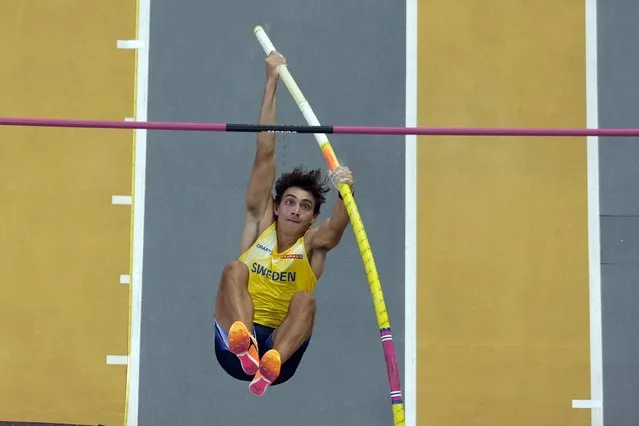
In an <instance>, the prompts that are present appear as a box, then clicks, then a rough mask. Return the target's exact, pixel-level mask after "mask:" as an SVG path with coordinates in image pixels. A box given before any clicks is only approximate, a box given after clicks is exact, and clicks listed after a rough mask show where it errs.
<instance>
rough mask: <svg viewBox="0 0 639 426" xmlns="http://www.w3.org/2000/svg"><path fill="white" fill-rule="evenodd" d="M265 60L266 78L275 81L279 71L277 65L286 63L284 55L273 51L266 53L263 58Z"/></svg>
mask: <svg viewBox="0 0 639 426" xmlns="http://www.w3.org/2000/svg"><path fill="white" fill-rule="evenodd" d="M265 62H266V78H267V79H268V80H275V81H277V79H278V78H279V73H278V70H279V66H280V65H284V64H286V58H284V56H282V54H280V53H279V52H277V51H273V52H271V53H269V54H268V56H267V57H266V59H265Z"/></svg>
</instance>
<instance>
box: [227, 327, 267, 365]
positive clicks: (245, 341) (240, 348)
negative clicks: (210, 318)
mask: <svg viewBox="0 0 639 426" xmlns="http://www.w3.org/2000/svg"><path fill="white" fill-rule="evenodd" d="M228 336H229V350H230V351H231V352H233V353H234V354H235V355H237V357H238V358H239V359H240V362H241V363H242V370H244V372H245V373H246V374H248V375H250V376H252V375H254V374H255V373H257V372H258V369H259V366H260V355H259V351H258V347H257V340H255V337H254V336H253V334H251V332H249V330H248V328H247V327H246V324H244V323H243V322H242V321H235V322H234V323H233V324H232V325H231V328H230V329H229V334H228Z"/></svg>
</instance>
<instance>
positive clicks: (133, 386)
mask: <svg viewBox="0 0 639 426" xmlns="http://www.w3.org/2000/svg"><path fill="white" fill-rule="evenodd" d="M150 16H151V0H138V25H137V28H138V34H137V38H138V39H139V40H141V41H143V43H142V44H143V45H144V47H143V48H140V49H139V50H138V52H137V55H136V57H137V64H136V65H137V67H136V68H137V75H136V88H135V117H136V118H137V119H138V120H140V121H146V120H147V103H148V90H149V44H150V38H149V35H150ZM146 135H147V132H146V130H145V129H136V130H135V146H134V153H133V158H134V162H135V163H134V167H135V169H134V180H133V182H134V189H133V191H134V194H135V203H134V204H133V242H132V243H133V247H132V259H131V267H132V271H131V281H132V283H133V284H132V285H130V286H129V288H130V291H131V321H130V322H129V327H130V330H129V335H130V339H131V341H130V344H129V347H130V354H129V356H130V360H129V367H128V371H127V376H128V380H127V387H128V389H127V395H128V400H127V404H126V410H127V412H126V417H125V418H126V426H138V411H139V400H140V399H139V398H140V335H141V327H142V264H143V261H144V208H145V204H144V203H145V190H146V180H145V176H146Z"/></svg>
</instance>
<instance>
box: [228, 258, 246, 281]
mask: <svg viewBox="0 0 639 426" xmlns="http://www.w3.org/2000/svg"><path fill="white" fill-rule="evenodd" d="M248 275H249V270H248V267H247V266H246V265H245V264H244V263H242V262H241V261H239V260H232V261H230V262H229V263H227V264H226V265H225V266H224V269H223V270H222V282H223V283H224V282H229V281H235V280H238V279H240V280H241V279H244V280H246V279H247V278H248Z"/></svg>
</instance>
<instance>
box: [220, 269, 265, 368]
mask: <svg viewBox="0 0 639 426" xmlns="http://www.w3.org/2000/svg"><path fill="white" fill-rule="evenodd" d="M248 278H249V272H248V268H247V267H246V265H244V264H243V263H242V262H240V261H239V260H234V261H232V262H230V263H228V264H227V265H226V266H225V267H224V271H223V272H222V279H221V280H220V287H219V289H218V292H217V296H216V300H215V322H216V327H220V328H221V329H222V330H221V331H220V333H219V334H220V335H222V337H223V338H224V339H222V340H225V341H224V344H225V347H224V348H222V349H223V350H228V351H230V352H232V353H233V354H235V355H237V358H238V359H239V362H240V365H241V367H242V370H243V371H244V373H246V374H249V375H253V374H255V372H256V371H257V369H258V366H259V354H258V348H257V342H256V340H255V338H254V336H253V335H252V334H251V333H252V330H253V311H254V307H253V301H252V300H251V295H250V294H249V291H248ZM224 334H226V335H225V336H224ZM218 340H219V339H218ZM218 340H216V349H218V350H219V348H217V346H219V345H218ZM220 359H224V358H221V357H220V356H218V360H220ZM220 364H222V362H221V361H220ZM235 364H236V363H235ZM222 367H223V368H224V369H225V370H227V371H229V370H231V369H232V368H234V367H236V365H235V366H228V365H222ZM232 375H233V376H234V377H235V376H237V375H234V374H232Z"/></svg>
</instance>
